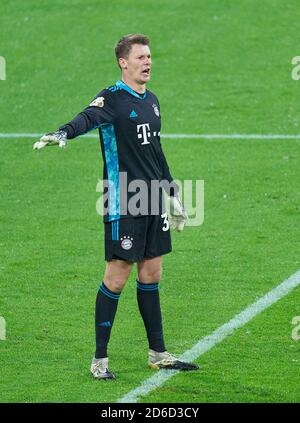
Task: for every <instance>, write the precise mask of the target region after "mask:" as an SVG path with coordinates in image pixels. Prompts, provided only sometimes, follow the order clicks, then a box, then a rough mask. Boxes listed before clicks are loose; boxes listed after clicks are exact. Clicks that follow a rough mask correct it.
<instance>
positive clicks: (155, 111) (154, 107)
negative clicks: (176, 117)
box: [152, 104, 159, 117]
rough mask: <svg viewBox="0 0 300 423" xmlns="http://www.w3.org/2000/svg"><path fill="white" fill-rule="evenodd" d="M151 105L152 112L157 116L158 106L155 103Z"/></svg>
mask: <svg viewBox="0 0 300 423" xmlns="http://www.w3.org/2000/svg"><path fill="white" fill-rule="evenodd" d="M152 107H153V110H154V113H155V114H156V116H157V117H159V108H158V107H157V105H156V104H152Z"/></svg>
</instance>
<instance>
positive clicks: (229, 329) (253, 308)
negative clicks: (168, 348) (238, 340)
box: [118, 270, 300, 403]
mask: <svg viewBox="0 0 300 423" xmlns="http://www.w3.org/2000/svg"><path fill="white" fill-rule="evenodd" d="M299 285H300V270H299V271H298V272H296V273H294V274H293V275H292V276H290V277H289V278H288V279H286V280H285V281H283V282H282V283H281V284H280V285H278V286H277V287H276V288H274V289H272V290H271V291H269V292H268V293H267V294H266V295H264V296H263V297H261V298H260V299H259V300H258V301H256V302H255V303H253V304H251V305H250V306H249V307H247V308H246V309H245V310H244V311H242V312H241V313H239V314H238V315H236V316H235V317H234V318H233V319H231V320H230V321H229V322H227V323H225V324H224V325H223V326H220V327H219V328H218V329H216V330H215V331H214V332H213V333H211V334H210V335H208V336H206V337H205V338H203V339H201V340H200V341H199V342H198V343H197V344H195V345H194V346H193V347H192V348H191V349H190V350H188V351H186V352H185V353H184V354H182V355H181V356H180V357H179V358H180V359H181V360H185V361H188V362H190V361H193V360H195V359H197V358H198V357H200V356H201V355H202V354H204V353H206V352H207V351H209V350H210V349H211V348H213V347H214V346H215V345H216V344H219V343H220V342H221V341H223V340H224V339H225V338H226V337H227V336H228V335H231V334H232V333H233V331H235V330H236V329H238V328H241V327H242V326H244V325H245V324H246V323H248V322H249V321H250V320H252V319H253V318H254V317H255V316H257V315H258V314H259V313H261V312H262V311H264V310H265V309H267V308H268V307H270V306H271V305H272V304H274V303H276V302H277V301H278V300H280V299H281V298H282V297H284V296H285V295H287V294H288V293H289V292H290V291H292V290H293V289H294V288H296V287H297V286H299ZM177 373H178V371H177V370H176V371H170V370H160V371H159V372H157V373H156V374H155V375H154V376H152V377H150V378H149V379H146V380H145V381H144V382H143V383H142V384H141V385H140V386H139V387H138V388H136V389H133V390H132V391H130V392H129V393H128V394H126V395H125V396H124V397H123V398H121V399H119V400H118V402H119V403H130V402H133V403H136V402H137V401H138V400H139V399H140V398H141V397H144V396H145V395H147V394H149V393H150V392H151V391H153V390H154V389H156V388H158V387H160V386H161V385H162V384H163V383H165V382H166V381H167V380H168V379H170V378H171V377H173V376H174V375H176V374H177Z"/></svg>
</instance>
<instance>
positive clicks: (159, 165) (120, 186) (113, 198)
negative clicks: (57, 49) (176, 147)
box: [60, 80, 173, 221]
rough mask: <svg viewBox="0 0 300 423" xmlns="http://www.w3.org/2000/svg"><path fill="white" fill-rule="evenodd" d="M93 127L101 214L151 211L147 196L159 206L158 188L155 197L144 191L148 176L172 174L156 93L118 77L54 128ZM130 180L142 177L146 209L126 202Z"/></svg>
mask: <svg viewBox="0 0 300 423" xmlns="http://www.w3.org/2000/svg"><path fill="white" fill-rule="evenodd" d="M95 128H98V129H99V134H100V141H101V150H102V156H103V161H104V168H103V179H104V180H108V181H109V186H108V188H107V190H108V191H107V194H108V195H107V203H108V204H107V206H108V207H107V208H108V214H107V215H106V216H105V217H104V220H105V221H114V220H118V219H120V218H123V217H126V216H133V215H136V216H140V215H150V214H156V213H157V207H153V204H152V207H151V200H152V202H153V201H158V202H159V210H160V212H161V211H163V210H162V209H163V205H162V204H161V201H162V200H161V197H162V195H161V190H159V192H160V193H159V198H158V197H155V200H154V197H153V196H152V199H151V191H150V188H151V186H152V187H153V185H151V181H162V180H166V181H168V182H169V183H170V182H172V180H173V178H172V176H171V175H170V171H169V167H168V164H167V161H166V158H165V155H164V153H163V151H162V147H161V143H160V128H161V117H160V107H159V102H158V100H157V97H156V96H155V95H154V94H153V93H152V92H151V91H149V90H146V92H145V94H143V95H141V94H138V93H136V92H135V91H133V90H132V89H131V88H130V87H128V86H127V85H126V84H125V83H124V82H123V81H121V80H119V81H117V82H116V84H115V85H113V86H111V87H109V88H108V89H104V90H102V91H101V92H100V93H99V94H98V95H97V96H96V97H95V98H94V100H93V101H92V102H91V104H90V105H89V106H88V107H87V108H86V109H84V111H83V112H81V113H79V115H77V116H76V117H75V118H74V119H73V120H72V121H71V122H69V123H68V124H66V125H65V126H63V127H61V128H60V129H64V130H65V131H66V132H67V137H68V138H75V137H77V136H78V135H81V134H84V133H86V132H88V131H90V130H92V129H95ZM121 176H122V178H121ZM136 180H139V181H144V182H145V184H146V186H147V187H148V194H149V195H148V206H147V207H146V209H147V210H146V211H145V208H143V210H144V211H143V212H138V213H137V214H135V213H133V212H132V211H131V210H130V209H129V208H128V207H127V206H128V203H129V202H130V199H132V197H133V196H134V195H135V194H137V192H138V190H139V189H137V190H136V191H134V190H133V188H134V186H136V185H135V183H134V182H133V181H136ZM132 182H133V185H132V184H131V183H132ZM130 184H131V185H130ZM137 186H139V183H138V184H137ZM130 187H131V188H130ZM128 190H129V191H133V192H128ZM153 210H155V212H153Z"/></svg>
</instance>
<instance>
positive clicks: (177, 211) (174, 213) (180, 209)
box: [168, 194, 188, 232]
mask: <svg viewBox="0 0 300 423" xmlns="http://www.w3.org/2000/svg"><path fill="white" fill-rule="evenodd" d="M168 203H169V204H168V215H169V216H168V217H169V222H170V228H171V229H176V230H177V231H178V232H181V231H182V230H183V228H184V225H185V224H186V221H187V219H188V216H187V213H186V211H185V208H184V205H183V204H182V202H181V200H180V197H179V195H178V194H177V195H175V196H171V197H169V198H168Z"/></svg>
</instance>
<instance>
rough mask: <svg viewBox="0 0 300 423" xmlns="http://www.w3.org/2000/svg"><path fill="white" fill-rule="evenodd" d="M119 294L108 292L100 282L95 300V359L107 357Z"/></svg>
mask: <svg viewBox="0 0 300 423" xmlns="http://www.w3.org/2000/svg"><path fill="white" fill-rule="evenodd" d="M120 294H121V293H120V292H119V293H116V292H112V291H110V290H109V289H108V288H107V287H106V286H105V284H104V282H102V284H101V285H100V288H99V291H98V293H97V298H96V310H95V331H96V353H95V358H104V357H107V345H108V341H109V338H110V332H111V328H112V325H113V323H114V319H115V315H116V311H117V307H118V300H119V297H120Z"/></svg>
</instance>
